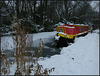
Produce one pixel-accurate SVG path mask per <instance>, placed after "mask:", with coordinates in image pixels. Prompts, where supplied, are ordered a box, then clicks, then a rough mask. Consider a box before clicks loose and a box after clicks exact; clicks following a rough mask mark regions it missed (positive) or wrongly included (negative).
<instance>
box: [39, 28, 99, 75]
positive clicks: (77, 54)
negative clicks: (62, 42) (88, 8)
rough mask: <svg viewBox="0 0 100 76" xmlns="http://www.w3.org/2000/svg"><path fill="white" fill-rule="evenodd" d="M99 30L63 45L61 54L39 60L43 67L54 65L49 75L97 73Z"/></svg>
mask: <svg viewBox="0 0 100 76" xmlns="http://www.w3.org/2000/svg"><path fill="white" fill-rule="evenodd" d="M98 31H99V30H96V31H95V33H92V34H91V33H89V34H88V35H86V36H85V37H79V38H77V39H76V40H75V43H74V44H72V45H70V46H68V47H64V48H63V49H62V51H61V55H54V56H52V57H51V58H49V59H46V60H44V61H39V63H40V64H42V65H43V66H44V67H45V68H49V69H50V68H52V67H55V71H54V72H52V73H51V75H99V34H98V33H97V32H98Z"/></svg>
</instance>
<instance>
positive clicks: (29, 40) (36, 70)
mask: <svg viewBox="0 0 100 76" xmlns="http://www.w3.org/2000/svg"><path fill="white" fill-rule="evenodd" d="M12 25H13V26H14V28H12V29H13V31H15V36H12V38H13V42H14V48H15V49H14V51H15V54H16V57H15V63H16V64H17V67H16V72H15V74H14V75H15V76H19V75H30V74H31V73H33V74H34V75H48V74H50V73H51V72H53V71H54V69H55V68H54V67H53V68H51V69H50V70H48V69H47V68H45V69H44V68H43V66H42V65H40V64H39V63H38V59H39V57H40V56H41V54H42V50H43V47H44V44H43V41H42V39H40V42H39V45H38V49H36V50H35V52H34V51H33V49H32V48H31V47H32V46H33V36H32V35H29V34H28V32H29V30H27V29H26V28H25V27H24V26H23V25H25V24H24V23H21V22H20V21H19V20H18V19H17V17H16V16H14V21H13V22H12ZM15 26H16V27H15ZM27 47H28V49H27ZM28 53H31V54H32V55H31V56H28ZM34 55H36V56H37V57H36V58H34ZM1 59H2V64H3V63H5V64H6V65H2V68H1V69H2V73H3V74H4V75H8V74H9V73H10V68H9V66H10V65H13V64H14V63H13V64H12V63H11V64H9V61H7V56H6V54H5V56H4V57H3V54H2V56H1ZM27 60H28V61H27ZM4 61H5V62H4ZM6 68H8V70H7V69H6ZM5 69H6V70H5Z"/></svg>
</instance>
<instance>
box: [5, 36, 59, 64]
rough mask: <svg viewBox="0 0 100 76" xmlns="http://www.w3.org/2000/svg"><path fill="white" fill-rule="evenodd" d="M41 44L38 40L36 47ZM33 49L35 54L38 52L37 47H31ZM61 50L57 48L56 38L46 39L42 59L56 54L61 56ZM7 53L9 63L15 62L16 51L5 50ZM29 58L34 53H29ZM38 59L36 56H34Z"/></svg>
mask: <svg viewBox="0 0 100 76" xmlns="http://www.w3.org/2000/svg"><path fill="white" fill-rule="evenodd" d="M38 42H39V40H36V41H35V42H34V45H37V44H38ZM29 48H30V47H27V49H29ZM31 49H32V50H33V52H35V51H36V49H38V47H37V46H33V47H31ZM60 51H61V50H60V49H59V48H56V47H55V43H54V38H53V37H52V38H46V39H44V48H43V50H42V54H41V55H40V57H43V58H45V57H51V56H53V55H56V54H60ZM4 52H5V53H7V57H8V59H9V62H13V61H14V58H15V51H14V49H12V50H5V51H4ZM27 56H32V53H31V52H28V53H27ZM34 56H35V57H36V55H34Z"/></svg>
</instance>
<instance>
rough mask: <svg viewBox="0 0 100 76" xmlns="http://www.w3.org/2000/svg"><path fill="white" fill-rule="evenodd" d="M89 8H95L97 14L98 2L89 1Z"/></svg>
mask: <svg viewBox="0 0 100 76" xmlns="http://www.w3.org/2000/svg"><path fill="white" fill-rule="evenodd" d="M91 6H92V7H93V8H95V7H96V8H95V11H98V12H99V1H91Z"/></svg>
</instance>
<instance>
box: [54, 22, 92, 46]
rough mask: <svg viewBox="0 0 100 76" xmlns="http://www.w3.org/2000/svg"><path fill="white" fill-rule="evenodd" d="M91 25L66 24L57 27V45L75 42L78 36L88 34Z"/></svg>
mask: <svg viewBox="0 0 100 76" xmlns="http://www.w3.org/2000/svg"><path fill="white" fill-rule="evenodd" d="M88 31H90V26H88V25H83V24H73V25H72V24H65V25H61V26H58V27H57V34H56V36H55V40H56V43H57V45H58V44H59V43H60V44H61V43H62V44H63V42H66V43H67V42H73V41H74V39H75V37H76V36H80V35H86V34H87V33H88Z"/></svg>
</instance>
